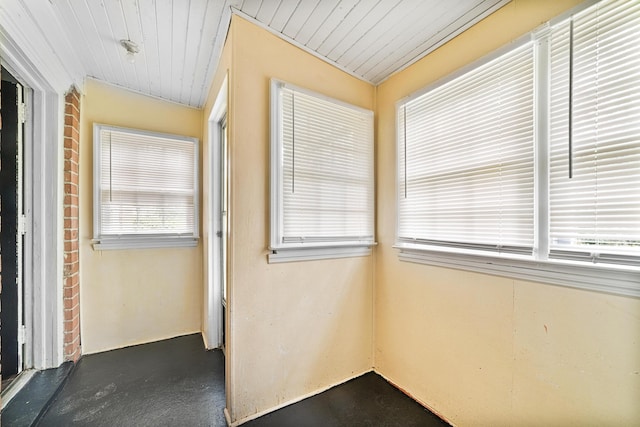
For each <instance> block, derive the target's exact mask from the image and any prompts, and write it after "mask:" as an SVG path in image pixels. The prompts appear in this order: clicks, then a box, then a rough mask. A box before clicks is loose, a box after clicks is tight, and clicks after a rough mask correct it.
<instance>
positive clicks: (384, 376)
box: [373, 369, 456, 427]
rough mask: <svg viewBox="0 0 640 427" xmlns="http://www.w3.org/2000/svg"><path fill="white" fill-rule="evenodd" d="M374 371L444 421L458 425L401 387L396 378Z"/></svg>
mask: <svg viewBox="0 0 640 427" xmlns="http://www.w3.org/2000/svg"><path fill="white" fill-rule="evenodd" d="M373 372H374V373H376V374H377V375H380V376H381V377H382V378H384V380H385V381H386V382H388V383H389V384H391V385H392V386H394V387H395V388H397V389H398V390H400V391H401V392H402V393H404V394H405V395H407V396H408V397H410V398H411V399H412V400H415V401H416V402H417V403H419V404H420V406H423V407H425V408H427V409H428V410H429V411H431V412H432V413H433V414H435V415H436V416H438V418H440V419H441V420H442V421H444V422H445V423H447V424H449V425H450V426H452V427H456V426H455V424H453V423H452V422H451V421H449V420H448V419H447V418H446V417H445V416H444V415H442V414H441V413H440V412H438V411H437V410H436V409H434V408H432V407H431V405H429V404H427V403H426V402H423V401H422V400H420V399H418V398H416V397H415V396H414V395H413V394H411V393H410V392H409V391H407V390H406V389H404V388H402V387H400V386H399V385H398V383H396V382H395V381H394V380H392V379H390V378H389V377H387V376H386V375H384V374H382V373H381V372H378V371H377V370H375V369H374V370H373Z"/></svg>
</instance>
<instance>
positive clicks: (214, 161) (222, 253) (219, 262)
mask: <svg viewBox="0 0 640 427" xmlns="http://www.w3.org/2000/svg"><path fill="white" fill-rule="evenodd" d="M208 136H209V138H208V139H209V155H208V156H207V157H208V159H207V162H208V166H209V167H208V177H207V178H208V182H209V203H208V205H207V210H208V215H207V223H208V229H209V239H208V245H207V259H206V263H207V271H208V274H207V285H206V293H207V298H206V301H207V308H206V313H205V316H206V322H205V331H204V337H205V342H206V345H207V348H222V350H223V351H224V350H225V343H226V338H227V337H226V334H225V330H226V307H227V247H228V233H229V232H228V216H229V215H228V205H229V204H228V194H229V191H228V170H229V169H228V127H227V79H226V78H225V79H224V81H223V83H222V86H221V89H220V91H219V93H218V97H217V98H216V101H215V103H214V106H213V108H212V110H211V114H210V116H209V135H208Z"/></svg>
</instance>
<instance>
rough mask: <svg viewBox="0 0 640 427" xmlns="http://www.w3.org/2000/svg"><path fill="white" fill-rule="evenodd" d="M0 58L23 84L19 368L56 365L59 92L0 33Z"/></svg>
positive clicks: (59, 339)
mask: <svg viewBox="0 0 640 427" xmlns="http://www.w3.org/2000/svg"><path fill="white" fill-rule="evenodd" d="M0 57H1V58H2V66H3V67H4V68H5V69H7V71H9V72H10V73H11V74H12V75H13V76H14V77H15V78H16V79H17V80H18V81H19V82H20V84H22V86H23V87H24V89H25V92H26V96H25V102H26V103H27V111H26V113H27V114H26V121H25V129H24V152H23V154H24V157H23V160H24V162H23V166H24V195H23V197H24V213H25V216H26V224H25V232H26V234H25V236H24V262H23V273H24V274H23V281H24V294H23V298H24V310H25V311H24V316H25V328H26V331H25V352H24V354H23V356H24V359H23V364H24V366H25V368H27V369H28V368H35V369H47V368H55V367H58V366H59V365H60V364H61V363H62V362H63V361H64V360H63V338H64V329H63V327H64V325H63V303H62V284H63V283H62V265H63V262H62V261H63V260H62V249H63V247H62V245H63V241H62V239H61V233H62V228H63V216H62V214H63V206H62V195H63V181H62V173H61V172H62V164H63V151H62V150H63V143H62V141H63V139H62V138H63V135H62V126H63V123H64V97H63V96H62V95H60V94H58V93H57V92H56V91H55V90H54V89H53V86H52V85H51V84H49V82H48V80H47V79H46V78H45V77H44V75H43V74H42V73H40V72H39V71H38V69H37V67H36V66H35V65H34V64H33V63H32V62H31V61H30V60H29V58H28V57H27V56H26V55H25V54H24V53H23V51H22V50H21V49H20V48H19V47H18V45H17V44H16V43H15V42H13V40H12V39H11V38H10V37H8V36H7V35H6V34H2V37H0Z"/></svg>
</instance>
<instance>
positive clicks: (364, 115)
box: [271, 80, 374, 249]
mask: <svg viewBox="0 0 640 427" xmlns="http://www.w3.org/2000/svg"><path fill="white" fill-rule="evenodd" d="M272 91H273V92H272V97H273V98H272V101H274V102H275V104H274V105H272V109H273V110H275V111H273V110H272V111H273V113H275V115H276V120H275V121H274V122H272V126H274V130H275V131H276V132H275V134H274V135H272V150H273V151H272V157H273V158H272V161H273V162H275V164H274V170H272V174H273V176H272V186H273V187H276V188H272V191H275V192H276V194H273V195H272V197H273V196H275V197H274V198H272V238H271V240H272V241H271V247H272V249H276V248H286V247H296V246H297V247H300V246H329V245H345V244H351V245H353V244H356V245H371V244H372V243H373V229H374V224H373V218H374V212H373V211H374V207H373V200H374V199H373V197H374V195H373V113H372V112H371V111H368V110H363V109H361V108H358V107H355V106H351V105H347V104H344V103H342V102H339V101H337V100H333V99H329V98H327V97H324V96H322V95H318V94H315V93H312V92H309V91H306V90H303V89H300V88H297V87H295V86H291V85H288V84H284V83H282V82H278V81H275V80H274V81H273V82H272ZM278 195H279V197H278Z"/></svg>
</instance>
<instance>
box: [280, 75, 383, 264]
mask: <svg viewBox="0 0 640 427" xmlns="http://www.w3.org/2000/svg"><path fill="white" fill-rule="evenodd" d="M282 88H288V89H292V90H295V91H299V92H302V93H305V94H308V95H311V96H314V97H317V98H320V99H323V100H326V101H329V102H332V103H334V104H337V105H342V106H345V107H348V108H350V109H353V110H357V111H361V112H365V113H367V114H371V115H373V114H374V113H373V111H371V110H367V109H365V108H361V107H358V106H355V105H352V104H349V103H347V102H343V101H340V100H338V99H335V98H331V97H328V96H326V95H323V94H320V93H317V92H314V91H311V90H308V89H305V88H301V87H299V86H296V85H293V84H289V83H286V82H284V81H282V80H278V79H275V78H272V79H271V81H270V100H269V104H270V105H269V107H270V181H269V184H270V192H269V198H270V218H269V246H268V250H269V253H268V255H267V259H268V262H269V263H279V262H291V261H308V260H318V259H333V258H347V257H358V256H368V255H370V254H371V247H372V246H374V245H375V244H376V243H375V237H374V238H373V240H372V241H351V240H350V241H344V242H340V241H327V242H289V243H285V242H282V241H281V240H282V239H281V237H282V233H283V218H284V203H283V202H284V193H283V180H284V176H283V171H284V165H283V164H282V160H281V159H282V156H283V144H282V143H281V141H280V139H281V138H280V136H281V126H280V124H281V123H282V108H281V103H280V96H279V93H280V89H282ZM372 143H373V142H372ZM372 161H373V159H372ZM373 185H374V189H375V184H373ZM374 198H375V190H374ZM374 205H375V204H374ZM374 233H375V231H374Z"/></svg>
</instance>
